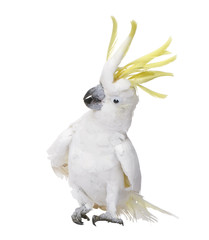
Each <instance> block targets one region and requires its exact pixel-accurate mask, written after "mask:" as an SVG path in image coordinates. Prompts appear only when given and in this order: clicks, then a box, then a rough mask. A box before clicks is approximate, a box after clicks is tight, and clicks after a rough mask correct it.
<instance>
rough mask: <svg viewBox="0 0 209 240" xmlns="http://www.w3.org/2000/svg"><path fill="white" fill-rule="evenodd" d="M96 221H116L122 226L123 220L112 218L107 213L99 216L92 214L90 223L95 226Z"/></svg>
mask: <svg viewBox="0 0 209 240" xmlns="http://www.w3.org/2000/svg"><path fill="white" fill-rule="evenodd" d="M98 221H107V222H108V223H109V222H111V223H118V224H120V225H123V226H124V223H123V220H122V219H120V218H113V217H111V216H110V215H109V214H101V215H100V216H96V215H93V217H92V223H93V225H94V226H96V222H98Z"/></svg>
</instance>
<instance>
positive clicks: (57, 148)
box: [47, 125, 75, 178]
mask: <svg viewBox="0 0 209 240" xmlns="http://www.w3.org/2000/svg"><path fill="white" fill-rule="evenodd" d="M74 132H75V127H74V125H71V126H70V127H69V128H67V129H66V130H64V131H63V132H62V133H61V134H60V135H59V136H58V137H57V139H56V140H55V141H54V143H53V144H52V145H51V147H50V148H49V149H48V151H47V153H48V155H49V156H48V158H49V159H50V160H51V165H52V168H53V170H54V172H55V174H56V175H57V176H58V177H61V178H63V176H65V177H68V153H69V147H70V144H71V140H72V136H73V133H74Z"/></svg>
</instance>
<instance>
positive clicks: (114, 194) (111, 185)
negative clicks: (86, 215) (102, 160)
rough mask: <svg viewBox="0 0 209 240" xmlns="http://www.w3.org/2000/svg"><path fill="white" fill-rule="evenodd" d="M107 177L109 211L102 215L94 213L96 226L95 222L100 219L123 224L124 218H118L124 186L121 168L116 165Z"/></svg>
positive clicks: (93, 218) (93, 219) (107, 204)
mask: <svg viewBox="0 0 209 240" xmlns="http://www.w3.org/2000/svg"><path fill="white" fill-rule="evenodd" d="M106 177H107V179H108V183H107V196H106V206H107V212H106V213H103V214H101V215H100V216H96V215H94V216H93V217H92V222H93V224H94V225H95V226H96V224H95V223H96V222H98V221H107V222H112V223H118V224H121V225H123V221H122V219H120V218H117V204H118V196H119V193H120V189H121V188H122V187H123V174H122V173H121V169H120V168H119V167H118V166H116V167H115V168H113V169H112V170H111V172H108V176H106Z"/></svg>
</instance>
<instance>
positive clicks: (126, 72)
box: [84, 17, 176, 125]
mask: <svg viewBox="0 0 209 240" xmlns="http://www.w3.org/2000/svg"><path fill="white" fill-rule="evenodd" d="M112 21H113V30H112V36H111V39H110V43H109V48H108V52H107V61H106V63H105V65H104V67H103V70H102V74H101V77H100V84H99V85H97V86H96V87H93V88H91V89H90V90H88V91H87V93H86V94H85V96H84V102H85V104H86V106H87V107H88V108H90V109H92V110H93V111H95V112H96V114H97V115H99V116H101V115H102V117H103V118H104V121H105V122H108V121H116V119H117V120H118V119H119V118H120V121H127V119H128V118H131V117H132V113H133V111H134V109H135V107H136V105H137V103H138V96H137V94H136V88H137V86H138V87H140V88H141V89H142V90H144V91H145V92H147V93H149V94H150V95H152V96H155V97H159V98H165V97H166V95H164V94H160V93H157V92H154V91H152V90H150V89H148V88H146V87H144V86H143V85H142V84H143V83H145V82H148V81H150V80H152V79H154V78H157V77H160V76H172V74H171V73H166V72H161V71H151V70H149V69H150V68H152V67H158V66H162V65H165V64H168V63H170V62H172V61H174V60H175V58H176V57H175V56H174V57H171V58H169V59H166V60H164V61H161V62H155V63H149V62H150V61H151V60H152V59H154V58H156V57H159V56H162V55H165V54H168V51H167V47H168V46H169V44H170V42H171V38H169V39H168V41H167V42H166V43H165V44H164V45H163V46H161V47H160V48H159V49H157V50H155V51H153V52H151V53H149V54H147V55H145V56H143V57H141V58H138V59H136V60H135V61H133V62H131V63H129V64H127V65H125V66H123V67H119V64H120V63H121V61H122V59H123V58H124V56H125V55H126V53H127V51H128V49H129V47H130V45H131V42H132V40H133V37H134V35H135V32H136V28H137V24H136V22H135V21H132V22H131V26H132V27H131V31H130V34H129V35H128V37H127V38H126V40H125V41H124V42H123V43H122V45H121V46H120V47H119V48H118V50H117V51H116V52H115V53H114V54H112V52H113V48H114V45H115V42H116V36H117V22H116V20H115V18H114V17H112ZM128 116H129V117H128ZM127 125H130V124H127Z"/></svg>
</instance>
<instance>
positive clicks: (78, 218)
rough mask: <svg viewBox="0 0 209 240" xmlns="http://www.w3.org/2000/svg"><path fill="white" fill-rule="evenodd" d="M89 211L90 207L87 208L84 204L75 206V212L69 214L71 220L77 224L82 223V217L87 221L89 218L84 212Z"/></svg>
mask: <svg viewBox="0 0 209 240" xmlns="http://www.w3.org/2000/svg"><path fill="white" fill-rule="evenodd" d="M89 211H90V209H87V208H86V207H85V206H82V207H79V208H76V210H75V212H74V213H73V215H72V216H71V218H72V220H73V222H74V223H76V224H78V225H83V221H82V218H83V219H86V220H87V221H89V220H90V219H89V217H88V216H87V215H86V213H88V212H89Z"/></svg>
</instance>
